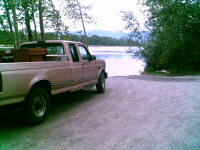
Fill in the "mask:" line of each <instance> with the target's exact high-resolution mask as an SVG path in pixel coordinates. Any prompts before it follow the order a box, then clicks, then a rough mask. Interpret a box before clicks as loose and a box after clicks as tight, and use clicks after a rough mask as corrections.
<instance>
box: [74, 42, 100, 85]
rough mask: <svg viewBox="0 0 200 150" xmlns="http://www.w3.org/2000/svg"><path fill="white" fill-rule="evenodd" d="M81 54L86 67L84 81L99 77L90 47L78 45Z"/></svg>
mask: <svg viewBox="0 0 200 150" xmlns="http://www.w3.org/2000/svg"><path fill="white" fill-rule="evenodd" d="M78 48H79V51H80V54H81V63H82V66H83V68H84V70H83V74H84V81H86V82H87V81H91V80H96V79H97V67H96V64H95V61H94V60H93V58H92V56H91V54H90V53H89V51H88V49H87V48H86V47H85V46H83V45H78Z"/></svg>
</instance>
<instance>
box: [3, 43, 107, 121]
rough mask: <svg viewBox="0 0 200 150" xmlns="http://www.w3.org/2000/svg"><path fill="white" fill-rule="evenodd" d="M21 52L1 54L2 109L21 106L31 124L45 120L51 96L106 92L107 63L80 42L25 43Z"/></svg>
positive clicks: (21, 47)
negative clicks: (92, 88)
mask: <svg viewBox="0 0 200 150" xmlns="http://www.w3.org/2000/svg"><path fill="white" fill-rule="evenodd" d="M20 50H21V52H23V51H24V52H26V53H27V51H28V50H32V52H30V53H33V54H32V55H31V54H30V55H28V56H27V55H26V54H25V53H20ZM20 50H17V51H18V55H17V56H15V55H14V54H13V55H12V52H11V51H5V54H2V55H0V57H1V63H0V106H5V105H9V104H16V103H22V104H23V105H24V108H25V109H24V110H25V111H26V112H25V114H26V119H27V121H29V122H30V123H32V124H37V123H40V122H42V121H44V120H45V119H46V117H47V115H48V111H49V107H50V97H51V95H55V94H59V93H62V92H66V91H75V90H80V89H84V88H88V87H91V86H95V85H96V89H97V92H99V93H103V92H104V91H105V79H106V78H107V73H106V72H105V61H104V60H100V59H96V57H95V56H92V55H91V54H90V52H89V51H88V48H87V47H86V46H84V45H83V44H82V43H80V42H73V41H64V40H46V41H43V42H26V43H22V44H21V46H20ZM34 50H37V51H38V50H41V53H40V52H39V53H38V52H34ZM9 53H10V54H9ZM8 54H9V55H8ZM19 55H21V56H19ZM15 57H16V60H15ZM17 57H18V60H20V59H21V60H24V61H20V62H18V61H17ZM9 59H10V61H9Z"/></svg>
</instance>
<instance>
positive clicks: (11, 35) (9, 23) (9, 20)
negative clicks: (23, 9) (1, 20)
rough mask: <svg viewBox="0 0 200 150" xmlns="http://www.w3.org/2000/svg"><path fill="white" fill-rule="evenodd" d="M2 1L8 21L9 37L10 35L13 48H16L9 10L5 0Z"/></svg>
mask: <svg viewBox="0 0 200 150" xmlns="http://www.w3.org/2000/svg"><path fill="white" fill-rule="evenodd" d="M3 2H4V8H5V10H6V17H7V21H8V25H9V29H10V37H11V40H12V41H13V43H14V48H16V44H15V39H14V32H13V28H12V22H11V18H10V12H9V9H8V5H7V3H6V0H3Z"/></svg>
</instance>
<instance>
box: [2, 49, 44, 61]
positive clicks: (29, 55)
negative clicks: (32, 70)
mask: <svg viewBox="0 0 200 150" xmlns="http://www.w3.org/2000/svg"><path fill="white" fill-rule="evenodd" d="M45 60H46V48H28V49H19V50H11V51H10V53H6V52H5V51H1V52H0V62H31V61H45Z"/></svg>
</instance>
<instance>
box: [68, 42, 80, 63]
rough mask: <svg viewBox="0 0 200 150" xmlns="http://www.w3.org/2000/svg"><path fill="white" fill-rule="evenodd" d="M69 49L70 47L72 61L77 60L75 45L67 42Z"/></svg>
mask: <svg viewBox="0 0 200 150" xmlns="http://www.w3.org/2000/svg"><path fill="white" fill-rule="evenodd" d="M69 49H70V52H71V55H72V59H73V61H74V62H78V61H79V57H78V52H77V49H76V46H75V45H74V44H69Z"/></svg>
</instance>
